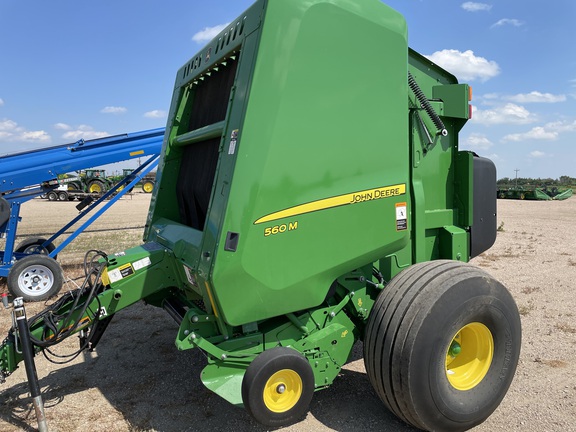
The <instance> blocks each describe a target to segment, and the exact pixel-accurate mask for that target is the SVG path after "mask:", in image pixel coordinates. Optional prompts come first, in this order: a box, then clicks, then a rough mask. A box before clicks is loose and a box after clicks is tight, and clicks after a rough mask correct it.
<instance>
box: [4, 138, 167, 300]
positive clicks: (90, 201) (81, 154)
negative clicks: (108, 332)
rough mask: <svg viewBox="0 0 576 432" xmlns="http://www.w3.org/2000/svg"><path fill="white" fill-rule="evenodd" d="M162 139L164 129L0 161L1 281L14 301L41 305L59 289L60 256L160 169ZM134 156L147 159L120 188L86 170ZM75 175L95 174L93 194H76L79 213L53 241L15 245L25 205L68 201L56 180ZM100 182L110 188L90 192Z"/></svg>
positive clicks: (87, 179)
mask: <svg viewBox="0 0 576 432" xmlns="http://www.w3.org/2000/svg"><path fill="white" fill-rule="evenodd" d="M163 136H164V128H158V129H152V130H147V131H141V132H136V133H129V134H123V135H117V136H112V137H106V138H100V139H96V140H89V141H84V140H80V141H77V142H75V143H72V144H64V145H59V146H54V147H49V148H43V149H38V150H31V151H27V152H21V153H14V154H10V155H7V156H3V157H0V176H1V178H0V194H1V195H0V233H1V234H2V237H3V238H5V239H6V241H5V248H4V251H0V261H1V265H0V276H3V277H7V283H8V288H9V290H10V291H11V292H12V293H13V294H14V295H15V296H17V297H23V298H25V299H26V300H42V299H46V298H48V297H50V296H52V295H54V294H56V293H57V292H58V291H59V290H60V288H61V286H62V281H63V278H62V268H61V266H60V264H59V263H58V262H57V261H56V257H57V254H58V253H59V252H60V251H61V250H62V249H64V248H65V247H66V246H67V245H68V244H70V242H72V241H73V240H74V239H75V238H76V237H77V236H78V235H80V234H81V233H82V232H83V231H84V230H85V229H86V228H87V227H88V226H89V225H90V224H91V223H93V222H94V221H95V220H96V219H97V218H98V217H99V216H100V215H101V214H103V213H104V212H105V211H106V210H107V209H108V208H109V207H110V206H111V205H112V204H114V203H115V202H116V201H117V200H118V199H120V198H121V197H122V196H123V195H124V194H125V193H126V192H127V191H128V190H129V189H130V188H131V187H133V186H134V185H135V184H136V183H138V182H139V181H141V180H142V177H143V176H144V175H146V174H148V173H149V172H150V171H151V170H152V169H153V168H154V167H155V166H156V165H157V163H158V155H159V153H160V150H161V147H162V139H163ZM136 157H146V158H147V159H146V161H145V162H144V163H143V164H142V165H141V166H140V167H139V168H138V169H136V170H135V171H133V172H132V173H131V174H130V175H129V176H128V177H125V178H124V179H122V180H121V181H120V182H118V183H117V184H116V185H112V184H110V183H109V182H107V183H105V182H103V181H101V180H99V176H98V175H96V174H97V173H99V171H97V170H90V169H88V168H89V167H91V166H97V165H105V164H109V163H113V162H121V161H124V160H128V159H133V158H136ZM75 170H86V171H85V173H91V174H92V177H91V178H90V177H87V176H84V180H83V181H84V182H85V183H86V185H87V186H88V188H89V191H88V192H86V193H84V192H83V193H80V192H79V193H78V196H80V197H81V198H82V202H81V203H79V204H78V206H77V209H78V210H79V211H80V213H79V214H78V215H77V216H76V217H74V218H73V219H72V220H71V222H69V223H68V224H67V225H66V226H65V227H63V228H62V229H60V230H59V231H58V232H57V233H55V234H53V235H51V236H50V237H49V238H40V237H38V238H29V239H26V240H24V241H23V242H21V243H19V244H16V234H17V228H18V223H19V222H20V207H21V205H22V204H24V203H25V202H26V201H28V200H30V199H33V198H35V197H37V196H41V195H47V196H50V197H54V196H56V197H57V199H59V200H67V199H69V197H70V195H69V193H68V192H67V191H61V190H58V188H59V186H60V185H61V180H59V179H58V176H59V175H61V174H65V173H67V172H70V171H75ZM96 181H97V182H98V186H100V184H102V185H106V187H104V186H102V187H101V188H100V190H99V191H98V192H100V193H95V194H93V193H90V192H91V189H94V191H92V192H96V191H95V186H94V185H95V183H94V182H96ZM103 189H107V190H103ZM104 201H107V202H106V203H105V204H104V205H102V206H100V204H102V203H103V202H104ZM91 214H92V216H91V217H88V216H90V215H91ZM81 220H86V222H84V223H83V224H82V225H81V226H80V227H79V228H77V229H75V230H74V231H73V232H72V234H70V235H68V236H67V237H66V238H64V239H63V240H62V241H61V242H60V243H59V244H58V245H56V243H55V242H56V240H57V239H60V237H61V236H63V235H64V234H65V233H66V232H67V231H68V229H70V228H71V227H72V226H74V225H75V224H76V223H77V222H79V221H81Z"/></svg>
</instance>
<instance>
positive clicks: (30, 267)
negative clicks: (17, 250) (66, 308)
mask: <svg viewBox="0 0 576 432" xmlns="http://www.w3.org/2000/svg"><path fill="white" fill-rule="evenodd" d="M7 283H8V290H9V291H10V292H11V293H12V295H13V296H14V297H22V298H23V299H24V300H26V301H40V300H45V299H47V298H50V297H52V296H54V295H56V294H58V292H59V291H60V289H61V288H62V284H63V283H64V275H63V272H62V267H60V264H58V262H57V261H56V260H54V259H53V258H50V257H49V256H47V255H39V254H34V255H29V256H27V257H24V258H22V259H19V260H18V261H16V263H15V264H14V265H13V266H12V268H11V269H10V272H9V273H8V280H7Z"/></svg>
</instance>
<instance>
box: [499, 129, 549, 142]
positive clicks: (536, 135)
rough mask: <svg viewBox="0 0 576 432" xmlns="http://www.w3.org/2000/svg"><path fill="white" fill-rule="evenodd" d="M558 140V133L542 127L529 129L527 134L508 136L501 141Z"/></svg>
mask: <svg viewBox="0 0 576 432" xmlns="http://www.w3.org/2000/svg"><path fill="white" fill-rule="evenodd" d="M557 138H558V132H554V131H549V130H546V129H545V128H543V127H542V126H537V127H535V128H532V129H530V130H529V131H528V132H524V133H516V134H509V135H506V136H505V137H504V138H502V141H515V142H520V141H527V140H544V141H554V140H555V139H557Z"/></svg>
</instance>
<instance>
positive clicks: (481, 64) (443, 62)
mask: <svg viewBox="0 0 576 432" xmlns="http://www.w3.org/2000/svg"><path fill="white" fill-rule="evenodd" d="M426 57H427V58H429V59H430V60H432V61H433V62H434V63H437V64H438V65H440V66H441V67H443V68H444V69H446V70H447V71H449V72H450V73H452V74H454V75H456V76H457V77H458V78H459V79H461V80H464V81H473V80H475V79H479V80H480V81H482V82H484V81H487V80H489V79H490V78H493V77H495V76H496V75H498V74H499V73H500V66H498V63H496V62H495V61H489V60H486V59H485V58H484V57H478V56H476V55H474V52H473V51H471V50H468V51H464V52H460V51H458V50H452V49H451V50H448V49H445V50H442V51H436V52H435V53H434V54H432V55H429V56H426Z"/></svg>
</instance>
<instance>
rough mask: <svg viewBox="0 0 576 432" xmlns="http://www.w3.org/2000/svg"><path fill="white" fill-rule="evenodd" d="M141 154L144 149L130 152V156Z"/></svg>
mask: <svg viewBox="0 0 576 432" xmlns="http://www.w3.org/2000/svg"><path fill="white" fill-rule="evenodd" d="M141 154H144V150H136V151H133V152H130V156H138V155H141Z"/></svg>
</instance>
